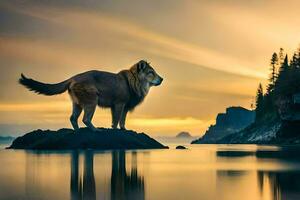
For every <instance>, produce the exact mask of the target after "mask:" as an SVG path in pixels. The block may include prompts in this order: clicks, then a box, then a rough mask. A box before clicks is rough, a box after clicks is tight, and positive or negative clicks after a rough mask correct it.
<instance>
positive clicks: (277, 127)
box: [193, 48, 300, 144]
mask: <svg viewBox="0 0 300 200" xmlns="http://www.w3.org/2000/svg"><path fill="white" fill-rule="evenodd" d="M270 69H271V70H270V71H271V72H270V76H269V80H268V84H267V85H266V92H264V87H263V86H262V84H259V86H258V89H257V93H256V101H255V120H254V122H253V123H251V124H250V125H249V126H247V127H245V128H243V129H241V130H239V131H234V132H232V133H231V134H226V135H225V136H224V135H223V136H220V137H218V136H216V134H209V132H210V130H208V133H207V134H205V135H206V136H205V137H203V139H202V138H200V139H199V140H196V141H194V142H193V143H201V142H203V143H205V141H207V140H208V139H209V136H211V137H212V138H211V141H212V140H214V142H213V143H218V144H300V48H298V49H297V51H295V53H294V54H293V56H292V58H291V59H288V56H287V54H285V53H284V50H283V49H282V48H280V50H279V53H276V52H274V53H273V55H272V57H271V60H270ZM241 120H244V119H243V118H241V119H240V120H237V121H241ZM222 131H223V132H224V131H225V129H224V130H222ZM222 131H221V132H222ZM207 138H208V139H207Z"/></svg>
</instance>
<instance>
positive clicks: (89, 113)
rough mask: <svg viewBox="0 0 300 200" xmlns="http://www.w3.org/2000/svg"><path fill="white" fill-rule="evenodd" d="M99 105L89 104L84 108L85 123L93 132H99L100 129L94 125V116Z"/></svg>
mask: <svg viewBox="0 0 300 200" xmlns="http://www.w3.org/2000/svg"><path fill="white" fill-rule="evenodd" d="M96 106H97V104H88V105H84V106H83V111H84V115H83V119H82V121H83V123H84V124H85V125H86V126H87V127H88V128H89V129H91V130H92V131H97V130H98V129H97V128H95V126H94V125H93V124H92V118H93V116H94V113H95V110H96Z"/></svg>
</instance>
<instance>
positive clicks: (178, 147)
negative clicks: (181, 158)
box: [176, 145, 187, 149]
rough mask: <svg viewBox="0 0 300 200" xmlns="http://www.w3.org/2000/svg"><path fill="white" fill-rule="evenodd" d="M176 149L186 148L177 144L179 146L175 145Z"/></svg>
mask: <svg viewBox="0 0 300 200" xmlns="http://www.w3.org/2000/svg"><path fill="white" fill-rule="evenodd" d="M176 149H187V148H186V147H185V146H181V145H179V146H177V147H176Z"/></svg>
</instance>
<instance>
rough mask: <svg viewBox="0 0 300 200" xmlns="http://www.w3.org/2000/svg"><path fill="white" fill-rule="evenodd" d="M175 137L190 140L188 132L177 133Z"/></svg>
mask: <svg viewBox="0 0 300 200" xmlns="http://www.w3.org/2000/svg"><path fill="white" fill-rule="evenodd" d="M175 137H176V138H191V137H192V136H191V134H190V133H189V132H186V131H182V132H180V133H178V134H177V135H176V136H175Z"/></svg>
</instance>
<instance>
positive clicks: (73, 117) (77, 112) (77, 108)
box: [70, 103, 82, 131]
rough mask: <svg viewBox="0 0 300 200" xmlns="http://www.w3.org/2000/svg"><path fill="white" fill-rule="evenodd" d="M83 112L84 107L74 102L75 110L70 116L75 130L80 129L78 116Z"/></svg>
mask: <svg viewBox="0 0 300 200" xmlns="http://www.w3.org/2000/svg"><path fill="white" fill-rule="evenodd" d="M81 112H82V107H81V106H80V105H78V104H76V103H73V111H72V115H71V117H70V121H71V124H72V126H73V128H74V130H75V131H77V130H78V129H79V126H78V117H79V116H80V114H81Z"/></svg>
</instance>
